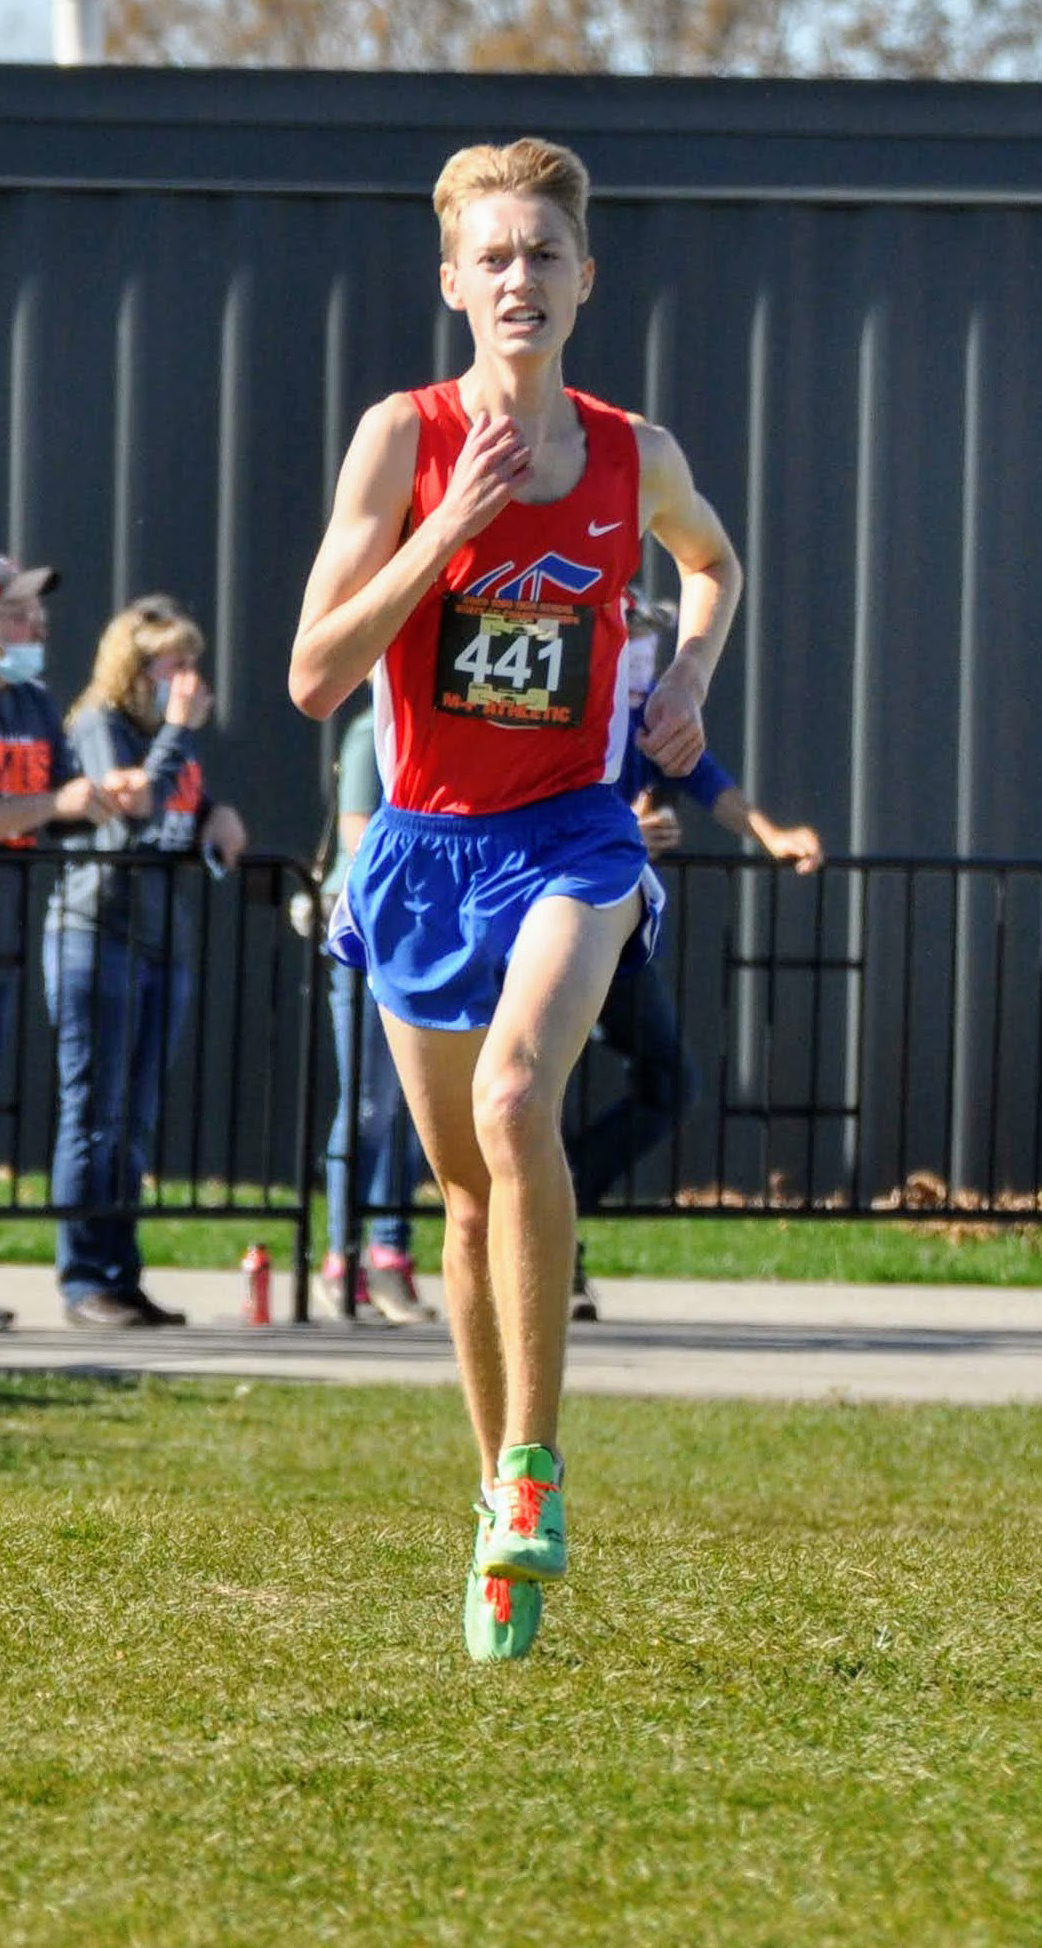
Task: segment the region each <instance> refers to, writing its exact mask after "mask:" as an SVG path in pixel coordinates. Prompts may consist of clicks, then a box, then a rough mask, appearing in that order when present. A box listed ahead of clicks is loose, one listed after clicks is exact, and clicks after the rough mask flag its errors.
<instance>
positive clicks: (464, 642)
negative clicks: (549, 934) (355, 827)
mask: <svg viewBox="0 0 1042 1948" xmlns="http://www.w3.org/2000/svg"><path fill="white" fill-rule="evenodd" d="M409 396H410V398H411V399H412V400H413V403H414V404H415V406H416V408H417V411H418V413H419V415H420V434H419V446H418V449H417V455H416V469H415V474H414V478H413V498H412V526H413V527H414V528H415V527H417V526H418V525H419V523H420V522H421V521H422V520H423V519H424V518H425V516H426V515H427V514H429V513H430V512H431V510H432V509H433V508H435V507H437V506H438V505H439V504H440V502H441V501H442V499H443V498H444V495H445V490H446V488H447V486H448V483H449V480H450V478H451V476H452V470H453V468H454V466H455V464H456V461H457V460H458V458H459V453H460V449H461V447H462V445H463V442H464V440H465V438H466V436H467V430H468V427H469V421H468V419H467V415H466V413H465V411H464V409H463V405H462V402H461V400H460V395H459V387H458V384H457V382H456V380H455V379H451V380H448V381H446V382H444V383H442V384H440V385H433V386H427V387H425V388H424V389H423V390H420V391H416V392H412V393H410V395H409ZM568 397H569V398H570V399H571V401H572V403H573V405H574V407H575V410H576V412H577V414H578V417H579V420H580V423H581V425H582V429H583V433H584V434H585V438H586V465H585V467H584V469H583V473H582V477H581V478H580V480H579V481H578V483H577V484H576V486H575V487H573V489H572V491H571V493H569V494H565V495H563V496H562V498H561V499H560V500H555V501H549V502H541V503H538V504H536V503H532V502H524V501H511V502H510V504H509V505H508V506H507V507H505V508H504V509H503V511H502V513H501V514H499V515H497V517H496V519H495V520H494V521H493V522H491V524H490V525H489V526H488V527H487V528H485V529H483V531H482V532H481V533H480V534H478V535H476V536H475V537H474V539H473V540H472V541H468V542H467V543H465V545H464V546H463V547H462V548H461V549H460V550H459V551H458V553H457V554H455V555H453V557H452V560H451V561H450V562H449V564H448V566H447V567H446V568H445V569H444V570H443V572H442V573H441V575H439V577H438V580H437V582H436V583H435V585H434V587H433V588H431V589H430V590H428V592H427V594H426V595H425V596H424V597H423V599H422V600H421V601H420V603H419V604H418V606H417V607H416V609H414V611H413V613H412V615H411V616H410V617H409V619H408V621H407V622H406V623H405V625H404V627H403V628H402V630H401V631H400V633H399V634H398V635H397V636H396V637H395V639H394V641H393V642H392V643H391V644H390V645H389V647H388V649H387V650H386V652H385V654H384V656H383V657H382V658H381V661H380V662H379V663H378V664H377V666H376V669H375V671H374V672H373V704H374V712H375V726H374V734H375V741H376V756H377V763H378V765H379V769H380V777H381V781H382V784H383V787H384V791H385V793H386V796H387V798H388V800H389V801H390V803H391V804H393V805H398V806H401V807H402V808H404V809H406V810H409V811H419V812H452V813H467V814H475V815H481V814H484V813H489V812H499V811H506V810H509V809H512V808H514V807H517V806H521V805H529V804H532V803H533V802H535V801H536V800H538V799H542V798H548V797H551V796H553V795H555V794H556V793H558V792H563V791H574V790H577V789H579V788H580V787H581V786H584V785H589V784H596V783H607V784H611V783H614V781H615V779H616V778H617V777H618V774H619V768H620V766H621V763H622V756H623V752H624V750H625V747H626V733H627V729H628V724H629V702H628V689H629V686H628V674H627V667H626V663H627V659H626V624H625V616H624V608H623V598H624V594H625V590H626V586H627V584H628V583H629V582H630V581H631V580H632V579H633V576H634V575H635V574H636V572H637V568H638V564H639V560H640V531H639V515H638V499H639V488H640V465H639V459H638V454H637V442H636V437H635V435H634V432H633V428H632V426H631V424H630V422H629V420H628V419H627V417H626V415H625V413H623V412H620V411H619V409H618V408H617V407H614V406H608V405H605V404H604V403H603V401H601V400H599V399H593V398H591V397H590V396H589V395H588V394H586V393H581V392H575V391H572V390H571V389H570V388H569V389H568Z"/></svg>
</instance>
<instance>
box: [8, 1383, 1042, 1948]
mask: <svg viewBox="0 0 1042 1948" xmlns="http://www.w3.org/2000/svg"><path fill="white" fill-rule="evenodd" d="M564 1439H565V1445H566V1448H567V1451H568V1453H569V1456H570V1462H571V1467H570V1476H569V1491H570V1513H571V1521H572V1534H573V1549H574V1573H573V1576H572V1578H571V1580H570V1581H569V1583H568V1584H567V1586H565V1587H564V1588H562V1589H560V1590H557V1591H555V1592H553V1593H552V1594H551V1595H550V1596H549V1598H548V1600H547V1610H546V1618H545V1622H544V1627H543V1632H542V1635H541V1637H540V1639H539V1641H538V1643H537V1646H536V1649H535V1650H534V1652H533V1654H532V1656H531V1658H530V1659H529V1660H528V1661H527V1662H526V1663H524V1664H521V1665H516V1666H503V1667H492V1668H484V1669H479V1668H475V1667H474V1666H472V1665H471V1664H470V1663H469V1662H468V1660H467V1658H466V1654H465V1652H464V1649H463V1645H462V1638H461V1631H460V1606H461V1594H462V1585H463V1577H464V1572H465V1566H466V1562H467V1559H468V1555H469V1549H470V1541H471V1522H470V1520H469V1518H468V1498H469V1494H470V1491H471V1488H472V1485H473V1464H472V1456H471V1449H470V1441H469V1435H468V1433H467V1430H466V1427H465V1423H464V1417H463V1410H462V1407H461V1404H460V1401H459V1399H458V1397H457V1395H456V1394H455V1392H454V1391H451V1390H446V1391H441V1390H433V1389H432V1390H430V1391H422V1392H419V1391H409V1390H405V1389H402V1390H395V1389H390V1388H387V1389H372V1390H368V1389H363V1390H358V1391H354V1390H350V1389H346V1388H344V1389H341V1388H304V1387H292V1386H285V1385H274V1384H268V1383H263V1384H250V1383H245V1382H240V1383H235V1382H231V1381H229V1382H213V1383H208V1382H199V1383H190V1382H186V1381H176V1382H163V1381H156V1380H151V1381H141V1382H136V1383H125V1382H119V1383H115V1382H114V1383H110V1384H106V1383H104V1382H102V1381H100V1380H91V1379H78V1380H77V1379H58V1378H55V1377H50V1376H45V1375H39V1374H28V1375H22V1376H20V1377H17V1378H15V1377H10V1376H9V1377H7V1378H4V1379H2V1380H0V1468H2V1472H3V1493H2V1496H0V1602H2V1609H3V1616H2V1642H3V1673H4V1675H3V1697H4V1717H3V1737H2V1741H0V1793H2V1802H0V1803H2V1814H3V1828H2V1830H3V1848H2V1851H0V1912H2V1915H3V1922H2V1939H3V1942H4V1948H269V1945H270V1948H274V1944H276V1943H277V1944H279V1945H280V1948H281V1945H282V1944H284V1943H287V1942H290V1943H293V1944H294V1948H310V1944H313V1943H315V1944H317V1943H327V1942H329V1943H337V1944H347V1945H348V1948H355V1944H357V1945H358V1948H438V1945H439V1944H452V1945H453V1948H456V1944H458V1945H459V1948H471V1944H486V1943H487V1944H492V1943H496V1944H499V1943H502V1944H507V1943H524V1944H528V1943H533V1944H539V1948H595V1945H596V1948H602V1944H603V1945H604V1948H615V1944H623V1943H625V1944H627V1948H629V1944H634V1945H635V1948H644V1945H645V1944H648V1948H659V1945H660V1944H669V1945H670V1948H674V1944H675V1945H676V1948H681V1944H682V1945H683V1948H695V1945H697V1948H833V1944H834V1945H835V1948H840V1944H842V1948H888V1945H889V1944H894V1948H942V1944H943V1948H1036V1944H1037V1943H1038V1940H1039V1933H1040V1923H1039V1915H1040V1913H1042V1812H1040V1806H1042V1800H1040V1795H1039V1779H1040V1776H1042V1717H1040V1714H1039V1711H1038V1696H1039V1685H1040V1680H1042V1668H1040V1665H1042V1622H1040V1595H1042V1590H1040V1582H1042V1570H1040V1563H1042V1412H1040V1411H1039V1410H1036V1409H1033V1408H1027V1407H1008V1408H996V1409H986V1410H968V1409H956V1408H950V1407H937V1408H934V1407H928V1408H924V1407H918V1408H896V1407H895V1408H882V1407H869V1406H859V1407H849V1406H839V1405H823V1406H810V1405H802V1406H792V1407H784V1406H754V1405H747V1404H746V1405H739V1404H721V1403H711V1404H697V1403H681V1402H677V1403H670V1402H664V1401H662V1400H656V1401H654V1402H651V1401H648V1402H644V1401H627V1400H606V1399H598V1400H592V1399H584V1398H572V1399H570V1400H569V1401H568V1403H567V1407H566V1419H565V1426H564Z"/></svg>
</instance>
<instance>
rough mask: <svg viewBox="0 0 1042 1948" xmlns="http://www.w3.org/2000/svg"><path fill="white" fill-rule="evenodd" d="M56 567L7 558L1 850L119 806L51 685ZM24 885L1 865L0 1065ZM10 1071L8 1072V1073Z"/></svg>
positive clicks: (1, 609)
mask: <svg viewBox="0 0 1042 1948" xmlns="http://www.w3.org/2000/svg"><path fill="white" fill-rule="evenodd" d="M60 580H61V577H60V575H59V573H58V570H57V569H56V568H19V566H18V564H17V562H14V561H12V560H11V557H10V556H9V555H0V846H2V847H17V848H19V849H22V848H25V847H29V846H33V845H35V843H36V834H37V833H38V832H39V831H40V830H41V828H42V827H44V826H47V825H52V824H58V825H64V824H69V823H70V822H75V823H77V824H84V823H85V824H91V825H101V824H102V823H103V822H104V820H105V819H107V818H112V817H113V815H114V814H115V811H116V803H115V800H114V798H113V797H112V796H111V794H110V792H108V791H107V790H106V789H105V787H104V786H103V785H102V784H100V783H97V782H96V781H95V780H94V779H92V778H85V777H83V776H82V775H81V766H80V763H79V760H78V758H77V757H76V754H75V752H74V751H73V749H72V747H71V745H70V743H69V740H68V738H67V737H66V735H65V732H64V730H63V728H62V722H61V717H60V714H59V711H58V707H57V705H56V703H55V702H54V699H53V697H52V696H51V693H50V691H49V690H48V689H47V687H46V685H45V683H44V682H43V680H42V679H43V670H44V664H45V661H46V650H47V607H46V604H45V602H44V596H46V595H49V594H50V592H51V590H52V589H54V588H56V587H57V586H58V583H59V581H60ZM20 890H21V889H20V885H19V883H18V881H17V880H16V878H15V875H14V874H13V873H7V874H4V873H3V871H2V868H0V1065H2V1062H3V1056H4V1049H5V1045H6V1043H7V1039H8V1035H9V1032H10V1030H11V1027H12V1026H13V1018H14V1006H15V1000H16V996H17V991H18V989H17V982H18V971H19V967H20V965H21V964H22V962H23V961H24V955H25V946H24V942H23V941H22V940H21V939H20V937H19V914H20V909H21V900H20V898H19V894H20ZM0 1073H2V1068H0Z"/></svg>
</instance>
